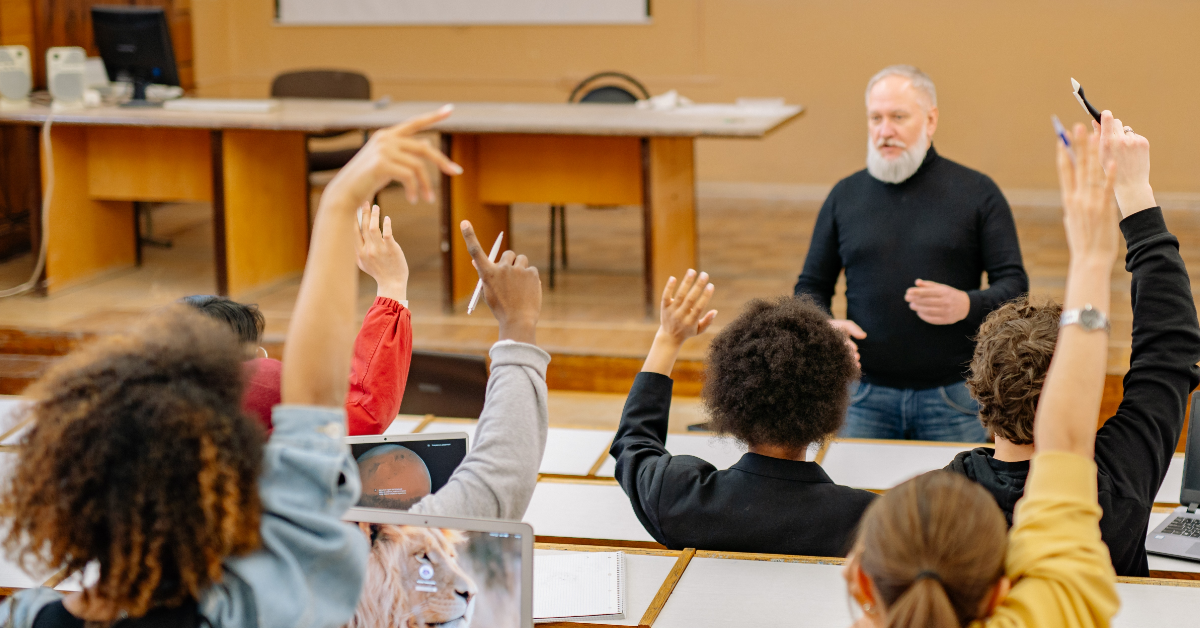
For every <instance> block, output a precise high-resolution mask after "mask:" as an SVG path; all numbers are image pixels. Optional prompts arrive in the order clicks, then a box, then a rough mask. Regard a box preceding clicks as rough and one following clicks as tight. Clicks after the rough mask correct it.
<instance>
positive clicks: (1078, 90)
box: [1071, 79, 1100, 124]
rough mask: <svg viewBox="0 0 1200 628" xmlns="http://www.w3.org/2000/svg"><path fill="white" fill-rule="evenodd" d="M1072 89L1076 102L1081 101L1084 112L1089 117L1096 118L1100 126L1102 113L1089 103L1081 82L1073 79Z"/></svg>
mask: <svg viewBox="0 0 1200 628" xmlns="http://www.w3.org/2000/svg"><path fill="white" fill-rule="evenodd" d="M1071 88H1072V91H1073V92H1074V94H1075V100H1078V101H1079V106H1080V107H1083V110H1084V111H1086V112H1088V115H1089V116H1092V117H1093V118H1095V119H1096V123H1097V124H1099V123H1100V112H1099V111H1096V108H1095V107H1093V106H1092V103H1090V102H1088V99H1087V96H1084V95H1083V87H1081V86H1080V85H1079V81H1076V80H1075V79H1071Z"/></svg>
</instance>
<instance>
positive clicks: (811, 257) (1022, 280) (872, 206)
mask: <svg viewBox="0 0 1200 628" xmlns="http://www.w3.org/2000/svg"><path fill="white" fill-rule="evenodd" d="M843 268H844V269H845V271H846V315H847V318H849V319H850V320H853V321H854V322H856V323H858V325H859V326H860V327H862V328H863V331H865V332H867V337H866V338H864V339H862V340H856V341H855V342H857V343H858V351H859V353H860V354H861V355H862V371H863V380H864V381H866V382H869V383H872V384H877V385H880V386H887V387H889V388H912V389H924V388H934V387H937V386H948V385H950V384H955V383H958V382H961V381H963V380H964V379H966V377H965V375H964V373H965V372H966V371H967V368H968V363H969V362H970V361H971V355H972V353H974V351H975V341H974V340H973V337H974V336H975V334H976V333H977V332H978V331H979V324H980V323H982V322H983V319H984V318H985V317H986V316H987V315H988V313H989V312H991V311H992V310H994V309H996V307H998V306H999V305H1000V304H1001V303H1004V302H1005V301H1008V300H1009V299H1012V298H1013V297H1016V296H1018V295H1020V294H1022V293H1024V292H1026V291H1028V290H1029V278H1028V277H1027V276H1026V275H1025V267H1024V266H1023V265H1022V263H1021V246H1020V243H1019V242H1018V240H1017V228H1016V225H1015V224H1014V222H1013V216H1012V211H1011V210H1010V209H1009V207H1008V201H1006V200H1004V195H1003V194H1001V193H1000V188H998V187H996V184H995V183H993V182H992V180H991V179H989V178H988V177H987V175H984V174H982V173H979V172H976V171H974V170H971V169H970V168H967V167H965V166H961V165H959V164H956V163H954V162H953V161H950V160H949V159H946V158H945V157H941V156H939V155H938V153H937V151H936V150H934V149H933V147H930V148H929V152H928V153H927V154H926V155H925V161H924V162H922V163H921V167H920V169H918V170H917V172H916V173H915V174H913V176H911V177H909V178H908V180H906V181H903V182H901V183H896V184H892V183H884V182H882V181H879V180H878V179H875V178H874V177H872V176H871V175H870V173H868V172H867V171H866V170H862V171H860V172H856V173H854V174H852V175H850V176H848V177H846V178H845V179H842V180H841V181H839V182H838V183H837V185H835V186H833V190H832V191H830V192H829V197H828V198H826V199H825V204H824V205H823V206H822V207H821V212H820V213H819V214H818V215H817V222H816V225H815V226H814V227H813V234H812V243H811V244H810V245H809V247H808V256H807V257H806V258H805V260H804V270H803V272H801V273H800V277H799V279H798V280H797V281H796V287H795V293H796V295H797V296H799V295H809V296H811V297H812V298H813V299H815V300H816V302H817V303H818V304H820V305H822V306H823V307H824V308H825V309H826V310H829V307H830V301H831V299H832V298H833V293H834V287H835V286H836V285H837V281H838V275H839V274H840V273H841V271H842V269H843ZM984 272H986V273H987V276H988V288H987V289H986V290H981V289H980V278H981V277H982V275H983V273H984ZM917 279H925V280H928V281H936V282H938V283H944V284H947V285H949V286H953V287H955V288H958V289H959V290H963V291H966V293H967V295H968V296H969V297H970V300H971V308H970V310H969V311H968V313H967V317H966V318H965V319H963V320H961V321H959V322H957V323H954V324H953V325H933V324H930V323H926V322H925V321H923V320H921V319H920V317H918V316H917V313H916V312H914V311H912V310H911V309H909V306H908V303H907V302H906V301H905V300H904V292H905V290H908V289H909V288H911V287H912V286H913V285H914V283H915V282H916V280H917Z"/></svg>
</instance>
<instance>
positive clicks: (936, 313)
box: [904, 279, 971, 325]
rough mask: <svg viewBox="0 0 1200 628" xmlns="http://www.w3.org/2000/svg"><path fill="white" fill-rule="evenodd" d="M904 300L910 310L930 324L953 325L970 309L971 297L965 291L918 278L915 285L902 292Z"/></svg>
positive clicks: (965, 315) (964, 316)
mask: <svg viewBox="0 0 1200 628" xmlns="http://www.w3.org/2000/svg"><path fill="white" fill-rule="evenodd" d="M904 300H905V301H908V308H909V309H910V310H913V311H914V312H916V313H917V316H919V317H921V320H923V321H925V322H926V323H929V324H931V325H953V324H954V323H957V322H958V321H961V320H962V319H964V318H966V317H967V314H968V313H969V312H970V311H971V298H970V297H969V296H967V293H966V292H963V291H962V290H959V289H958V288H954V287H952V286H947V285H946V284H942V283H937V282H936V281H925V280H924V279H918V280H917V283H916V285H915V286H913V287H912V288H909V289H908V290H906V291H905V292H904Z"/></svg>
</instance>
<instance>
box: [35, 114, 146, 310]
mask: <svg viewBox="0 0 1200 628" xmlns="http://www.w3.org/2000/svg"><path fill="white" fill-rule="evenodd" d="M51 143H52V146H53V151H54V189H53V195H52V196H51V204H50V220H51V222H50V234H49V236H50V242H49V249H48V252H47V256H46V281H47V290H49V291H50V292H54V291H57V290H60V289H62V288H64V287H65V286H68V285H70V284H71V283H73V282H76V281H79V280H82V279H87V278H89V277H93V276H95V275H98V274H100V273H103V272H106V271H110V270H115V269H118V268H125V267H128V266H133V264H134V261H135V259H136V256H137V251H136V249H137V247H136V242H135V239H134V238H135V236H134V224H133V219H134V216H133V203H131V202H129V201H97V200H94V199H92V197H91V195H89V194H88V189H87V181H88V176H87V129H86V128H83V127H72V126H56V127H54V130H53V132H52V133H51ZM45 157H46V156H45V155H44V154H43V155H42V159H43V168H42V185H43V186H45V185H46V184H47V183H48V178H47V176H46V174H47V171H46V168H45ZM43 193H46V192H45V191H43Z"/></svg>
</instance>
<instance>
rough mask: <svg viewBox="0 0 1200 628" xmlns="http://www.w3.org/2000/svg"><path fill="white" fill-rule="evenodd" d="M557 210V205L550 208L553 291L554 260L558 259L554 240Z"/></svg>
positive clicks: (551, 281)
mask: <svg viewBox="0 0 1200 628" xmlns="http://www.w3.org/2000/svg"><path fill="white" fill-rule="evenodd" d="M556 209H557V206H556V205H551V206H550V289H551V290H553V289H554V266H555V259H554V258H555V257H556V256H555V254H554V240H555V233H554V232H555V231H556V229H555V225H556V224H557V223H558V220H557V219H558V212H557V211H555V210H556Z"/></svg>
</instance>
